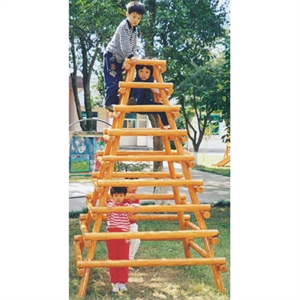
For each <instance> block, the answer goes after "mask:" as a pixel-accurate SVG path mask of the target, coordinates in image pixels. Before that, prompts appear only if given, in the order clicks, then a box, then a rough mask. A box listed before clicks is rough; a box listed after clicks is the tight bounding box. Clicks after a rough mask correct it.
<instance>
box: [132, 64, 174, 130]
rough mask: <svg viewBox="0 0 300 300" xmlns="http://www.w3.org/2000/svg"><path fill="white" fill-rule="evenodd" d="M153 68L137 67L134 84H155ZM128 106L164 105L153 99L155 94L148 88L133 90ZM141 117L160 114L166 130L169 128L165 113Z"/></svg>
mask: <svg viewBox="0 0 300 300" xmlns="http://www.w3.org/2000/svg"><path fill="white" fill-rule="evenodd" d="M152 74H153V67H152V66H147V65H137V66H136V77H135V79H134V82H154V78H153V76H152ZM128 105H162V103H158V102H156V101H155V100H154V99H153V92H152V90H151V89H147V88H132V89H131V91H130V96H129V100H128ZM139 114H141V115H143V114H144V115H145V114H146V115H148V114H158V115H159V116H160V119H161V121H162V123H163V125H164V128H165V129H168V128H169V122H168V118H167V115H166V113H165V112H147V113H141V112H139Z"/></svg>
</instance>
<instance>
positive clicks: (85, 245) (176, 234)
mask: <svg viewBox="0 0 300 300" xmlns="http://www.w3.org/2000/svg"><path fill="white" fill-rule="evenodd" d="M137 64H139V65H151V66H153V77H154V80H155V82H153V83H149V82H147V83H141V82H133V79H134V74H135V66H134V65H133V64H132V63H131V61H130V60H129V59H127V60H126V61H125V64H124V70H126V74H125V81H122V82H120V83H119V95H120V105H116V106H115V107H114V111H115V113H114V114H117V115H118V116H117V117H115V118H114V119H113V122H112V127H111V128H110V129H108V128H106V129H104V137H105V138H106V139H107V144H106V147H105V149H104V150H103V151H98V152H97V157H98V159H99V160H100V168H99V171H98V172H93V173H92V182H93V184H94V190H93V193H91V194H87V195H86V203H87V208H88V213H87V214H81V215H80V229H81V235H76V236H74V247H75V266H76V267H77V272H78V275H79V276H80V277H81V282H80V287H79V291H78V296H79V297H84V296H85V293H86V288H87V285H88V280H89V276H90V272H91V269H92V268H109V267H120V266H127V267H153V266H187V265H209V266H210V267H211V270H212V274H213V277H214V280H215V283H216V286H217V289H218V290H219V291H220V292H222V293H225V288H224V285H223V281H222V278H221V274H220V272H226V270H227V268H226V265H225V264H226V259H225V258H224V257H219V258H217V257H215V256H214V251H213V247H212V246H213V245H217V244H218V242H219V241H218V230H208V229H207V228H206V224H205V220H204V219H205V218H209V217H210V210H211V206H210V205H209V204H200V201H199V200H198V194H199V193H202V192H203V180H193V179H192V178H191V174H190V170H189V168H190V167H193V166H194V156H193V155H191V154H190V153H188V152H186V151H184V150H183V148H182V142H184V141H186V138H187V131H186V130H177V128H176V123H175V120H174V117H178V116H179V109H180V107H179V106H178V105H170V103H169V101H168V95H169V94H171V93H172V92H173V84H172V83H164V82H163V77H162V73H163V72H164V71H165V70H166V61H164V60H147V59H145V60H142V59H141V60H138V62H137ZM131 88H155V89H159V94H157V95H156V96H155V100H156V101H159V100H160V101H161V102H162V103H163V105H155V106H153V105H152V106H151V105H128V106H127V102H128V98H129V94H130V89H131ZM155 94H156V93H155ZM149 111H151V112H165V113H166V115H167V118H168V122H169V124H170V129H169V130H165V129H164V127H163V125H162V123H161V121H160V128H123V122H124V118H125V114H126V113H129V112H130V113H138V112H149ZM121 136H125V137H126V136H161V137H162V139H163V144H164V150H162V151H152V150H151V151H150V150H149V151H133V150H122V151H121V150H119V142H120V138H121ZM170 140H173V141H174V144H175V147H176V150H171V147H170V142H169V141H170ZM128 161H130V162H152V161H160V162H167V165H168V172H142V171H141V172H115V171H114V164H115V163H116V162H128ZM174 163H178V164H180V165H181V168H182V173H176V172H175V167H174ZM125 178H126V179H125ZM130 178H137V179H138V180H130ZM111 186H125V187H127V186H138V187H141V186H153V187H155V186H156V187H158V186H160V187H171V188H172V191H173V194H170V193H165V194H164V193H160V194H136V196H135V197H136V198H137V199H140V200H145V199H151V200H154V201H158V200H174V202H175V204H173V205H145V206H140V207H138V208H133V207H114V208H113V209H112V211H113V212H133V211H134V212H136V214H135V215H134V216H133V217H131V218H134V219H136V220H153V221H154V222H155V220H178V223H179V230H178V231H173V232H172V231H150V232H146V231H143V232H122V233H118V232H117V233H106V232H100V230H101V226H106V222H104V221H106V213H107V212H108V209H107V208H106V201H107V198H108V194H109V188H110V187H111ZM179 187H185V188H187V189H188V191H189V195H190V198H191V203H190V204H188V203H186V200H185V198H186V196H185V195H182V194H180V191H179ZM127 197H128V195H127ZM185 212H193V213H194V214H195V217H196V220H197V224H193V223H192V222H191V221H190V216H189V215H186V214H184V213H185ZM151 213H154V214H151ZM166 213H167V214H166ZM172 213H173V214H172ZM124 238H126V239H140V240H141V241H147V240H160V241H162V240H182V244H183V249H184V253H185V258H176V259H165V258H164V259H162V258H156V259H134V260H107V257H104V258H103V259H102V260H95V259H94V256H95V251H96V246H97V243H98V242H105V241H106V240H108V239H124ZM195 238H202V241H203V244H204V248H205V249H203V248H201V247H200V246H199V245H197V244H196V242H195V241H194V239H195ZM84 250H86V251H84ZM191 250H194V252H195V253H196V256H197V257H193V256H192V251H191ZM84 253H85V257H83V254H84ZM193 254H194V253H193Z"/></svg>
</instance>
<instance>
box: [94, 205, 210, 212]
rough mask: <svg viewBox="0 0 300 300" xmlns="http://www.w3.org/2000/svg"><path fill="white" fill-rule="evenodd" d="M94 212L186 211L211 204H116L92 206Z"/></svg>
mask: <svg viewBox="0 0 300 300" xmlns="http://www.w3.org/2000/svg"><path fill="white" fill-rule="evenodd" d="M90 210H91V212H92V213H108V212H139V213H140V212H144V213H146V212H184V211H210V210H211V206H210V205H209V204H171V205H140V206H138V207H133V206H115V207H111V208H107V207H106V206H101V207H95V206H93V207H91V209H90Z"/></svg>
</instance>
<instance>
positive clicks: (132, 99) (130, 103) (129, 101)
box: [127, 97, 137, 105]
mask: <svg viewBox="0 0 300 300" xmlns="http://www.w3.org/2000/svg"><path fill="white" fill-rule="evenodd" d="M136 103H137V99H135V98H134V97H131V98H130V99H129V100H128V104H127V105H136Z"/></svg>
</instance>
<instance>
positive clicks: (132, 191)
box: [127, 186, 137, 193]
mask: <svg viewBox="0 0 300 300" xmlns="http://www.w3.org/2000/svg"><path fill="white" fill-rule="evenodd" d="M136 190H137V186H128V187H127V193H135V192H136Z"/></svg>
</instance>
